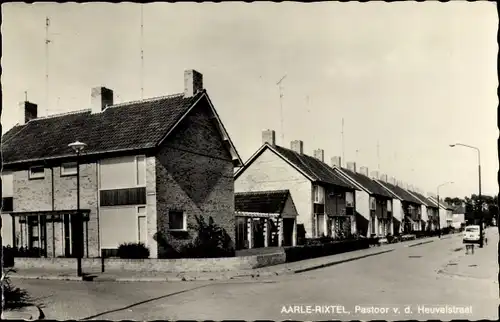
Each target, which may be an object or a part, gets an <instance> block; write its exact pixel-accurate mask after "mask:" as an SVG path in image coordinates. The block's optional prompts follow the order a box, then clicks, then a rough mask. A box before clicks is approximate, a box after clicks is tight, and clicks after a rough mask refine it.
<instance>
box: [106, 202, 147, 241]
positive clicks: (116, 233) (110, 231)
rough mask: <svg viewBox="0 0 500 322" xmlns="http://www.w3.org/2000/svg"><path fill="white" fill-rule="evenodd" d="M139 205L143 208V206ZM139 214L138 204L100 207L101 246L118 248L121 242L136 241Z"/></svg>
mask: <svg viewBox="0 0 500 322" xmlns="http://www.w3.org/2000/svg"><path fill="white" fill-rule="evenodd" d="M140 207H142V209H143V210H145V209H144V207H145V206H140ZM142 215H144V213H143V214H142ZM139 216H140V214H139V211H138V206H120V207H101V208H100V218H99V220H100V222H99V224H100V228H101V229H100V230H101V248H106V249H107V248H118V246H119V245H120V244H121V243H136V242H138V241H139V240H138V231H139V229H138V217H139Z"/></svg>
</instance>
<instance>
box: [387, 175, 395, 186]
mask: <svg viewBox="0 0 500 322" xmlns="http://www.w3.org/2000/svg"><path fill="white" fill-rule="evenodd" d="M389 183H390V184H392V185H393V186H395V185H396V178H394V177H391V178H390V179H389Z"/></svg>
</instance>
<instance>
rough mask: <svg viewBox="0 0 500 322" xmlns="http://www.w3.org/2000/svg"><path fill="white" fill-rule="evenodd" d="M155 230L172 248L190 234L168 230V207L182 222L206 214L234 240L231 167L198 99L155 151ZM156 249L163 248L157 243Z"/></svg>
mask: <svg viewBox="0 0 500 322" xmlns="http://www.w3.org/2000/svg"><path fill="white" fill-rule="evenodd" d="M155 171H156V183H157V189H156V209H157V230H158V231H160V232H162V233H163V234H165V235H166V236H167V238H168V239H169V240H170V243H171V244H172V246H174V247H175V248H178V247H180V246H182V245H184V244H186V243H187V242H189V241H190V240H192V238H194V237H195V236H194V234H193V232H192V231H190V233H189V236H185V237H179V236H178V235H177V234H176V236H172V235H169V234H168V211H169V209H172V210H181V211H184V213H185V214H186V215H187V223H188V225H189V224H194V223H195V215H203V216H204V217H205V218H208V217H209V216H211V217H212V218H213V219H214V221H215V222H216V223H217V224H218V225H220V226H221V227H223V228H225V229H226V231H227V233H228V234H229V235H230V236H231V238H232V240H233V241H234V234H235V217H234V180H233V173H234V167H233V163H232V157H231V155H230V152H229V150H228V148H227V147H226V145H225V143H224V142H223V139H222V137H221V135H220V134H219V132H218V130H217V127H216V123H215V120H214V119H213V116H212V115H211V113H210V112H209V110H208V105H207V102H205V101H201V102H200V103H199V105H198V106H197V107H195V108H194V109H193V111H192V112H191V113H190V115H188V116H187V118H186V119H185V120H184V121H183V122H182V123H181V124H179V126H178V128H177V129H176V131H175V132H174V133H172V135H171V137H169V138H168V140H167V142H166V143H165V144H164V145H163V146H162V147H161V149H160V151H159V153H158V154H157V162H156V169H155ZM158 247H159V250H158V252H159V253H162V252H163V251H164V250H163V249H162V248H161V247H160V245H158Z"/></svg>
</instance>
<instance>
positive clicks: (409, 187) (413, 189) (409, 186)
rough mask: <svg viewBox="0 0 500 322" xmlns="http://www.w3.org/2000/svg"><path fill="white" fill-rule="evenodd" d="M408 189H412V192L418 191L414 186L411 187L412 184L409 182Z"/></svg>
mask: <svg viewBox="0 0 500 322" xmlns="http://www.w3.org/2000/svg"><path fill="white" fill-rule="evenodd" d="M408 190H410V191H413V192H417V193H418V191H415V188H414V187H413V185H412V184H409V185H408Z"/></svg>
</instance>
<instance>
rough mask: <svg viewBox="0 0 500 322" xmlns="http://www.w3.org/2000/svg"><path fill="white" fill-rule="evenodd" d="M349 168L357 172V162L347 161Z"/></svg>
mask: <svg viewBox="0 0 500 322" xmlns="http://www.w3.org/2000/svg"><path fill="white" fill-rule="evenodd" d="M347 169H348V170H351V171H352V172H356V162H347Z"/></svg>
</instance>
